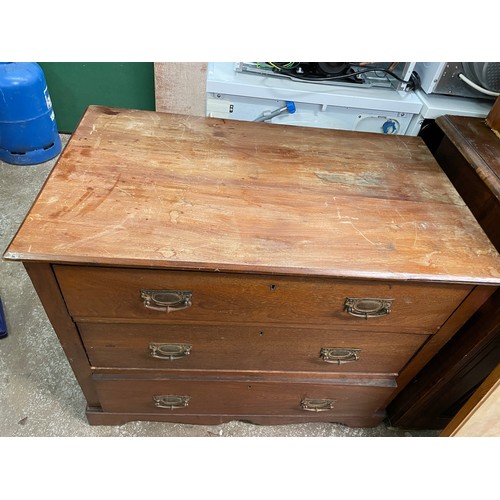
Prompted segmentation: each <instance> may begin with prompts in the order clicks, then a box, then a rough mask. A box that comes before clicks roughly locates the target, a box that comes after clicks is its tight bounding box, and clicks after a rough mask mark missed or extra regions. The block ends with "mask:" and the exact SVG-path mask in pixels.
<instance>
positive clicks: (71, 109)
mask: <svg viewBox="0 0 500 500" xmlns="http://www.w3.org/2000/svg"><path fill="white" fill-rule="evenodd" d="M39 64H40V66H41V67H42V69H43V72H44V74H45V79H46V80H47V87H48V89H49V94H50V98H51V99H52V105H53V107H54V113H55V115H56V122H57V127H58V129H59V132H62V133H72V132H73V131H74V130H75V128H76V126H77V125H78V122H79V121H80V118H81V117H82V115H83V113H84V111H85V109H86V108H87V106H89V105H91V104H96V105H105V106H114V107H120V108H130V109H145V110H154V109H155V85H154V65H153V63H152V62H151V63H148V62H146V63H144V62H141V63H135V62H126V63H116V62H85V63H72V62H44V63H39Z"/></svg>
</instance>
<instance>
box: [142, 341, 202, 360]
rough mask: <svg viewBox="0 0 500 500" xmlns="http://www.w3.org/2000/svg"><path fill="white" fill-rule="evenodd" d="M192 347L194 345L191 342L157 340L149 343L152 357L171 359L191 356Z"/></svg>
mask: <svg viewBox="0 0 500 500" xmlns="http://www.w3.org/2000/svg"><path fill="white" fill-rule="evenodd" d="M192 348H193V346H192V345H190V344H157V343H156V342H151V343H150V344H149V350H150V352H151V357H152V358H158V359H169V360H170V361H172V360H174V359H179V358H183V357H185V356H189V354H191V349H192Z"/></svg>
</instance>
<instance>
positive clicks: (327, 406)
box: [300, 398, 337, 411]
mask: <svg viewBox="0 0 500 500" xmlns="http://www.w3.org/2000/svg"><path fill="white" fill-rule="evenodd" d="M336 402H337V401H336V400H335V399H307V398H306V399H303V400H302V401H301V402H300V407H301V408H302V409H303V410H305V411H328V410H332V409H333V407H334V406H335V403H336Z"/></svg>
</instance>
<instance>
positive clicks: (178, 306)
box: [141, 290, 193, 313]
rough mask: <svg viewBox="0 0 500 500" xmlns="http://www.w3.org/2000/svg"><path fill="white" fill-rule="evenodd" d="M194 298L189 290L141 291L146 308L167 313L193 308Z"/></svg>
mask: <svg viewBox="0 0 500 500" xmlns="http://www.w3.org/2000/svg"><path fill="white" fill-rule="evenodd" d="M192 298H193V292H191V291H189V290H141V299H142V302H143V304H144V307H146V308H148V309H153V310H155V311H162V312H167V313H169V312H174V311H180V310H182V309H187V308H188V307H191V305H192Z"/></svg>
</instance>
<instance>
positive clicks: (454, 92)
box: [415, 62, 500, 100]
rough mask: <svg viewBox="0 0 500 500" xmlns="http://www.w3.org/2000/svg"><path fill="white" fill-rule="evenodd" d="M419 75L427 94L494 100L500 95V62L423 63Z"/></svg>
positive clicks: (421, 84)
mask: <svg viewBox="0 0 500 500" xmlns="http://www.w3.org/2000/svg"><path fill="white" fill-rule="evenodd" d="M415 73H417V75H418V77H419V79H420V87H421V89H422V90H423V91H424V92H425V93H426V94H441V95H447V96H456V97H473V98H477V99H490V100H491V99H495V98H496V97H498V95H499V92H500V62H419V63H416V64H415Z"/></svg>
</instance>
